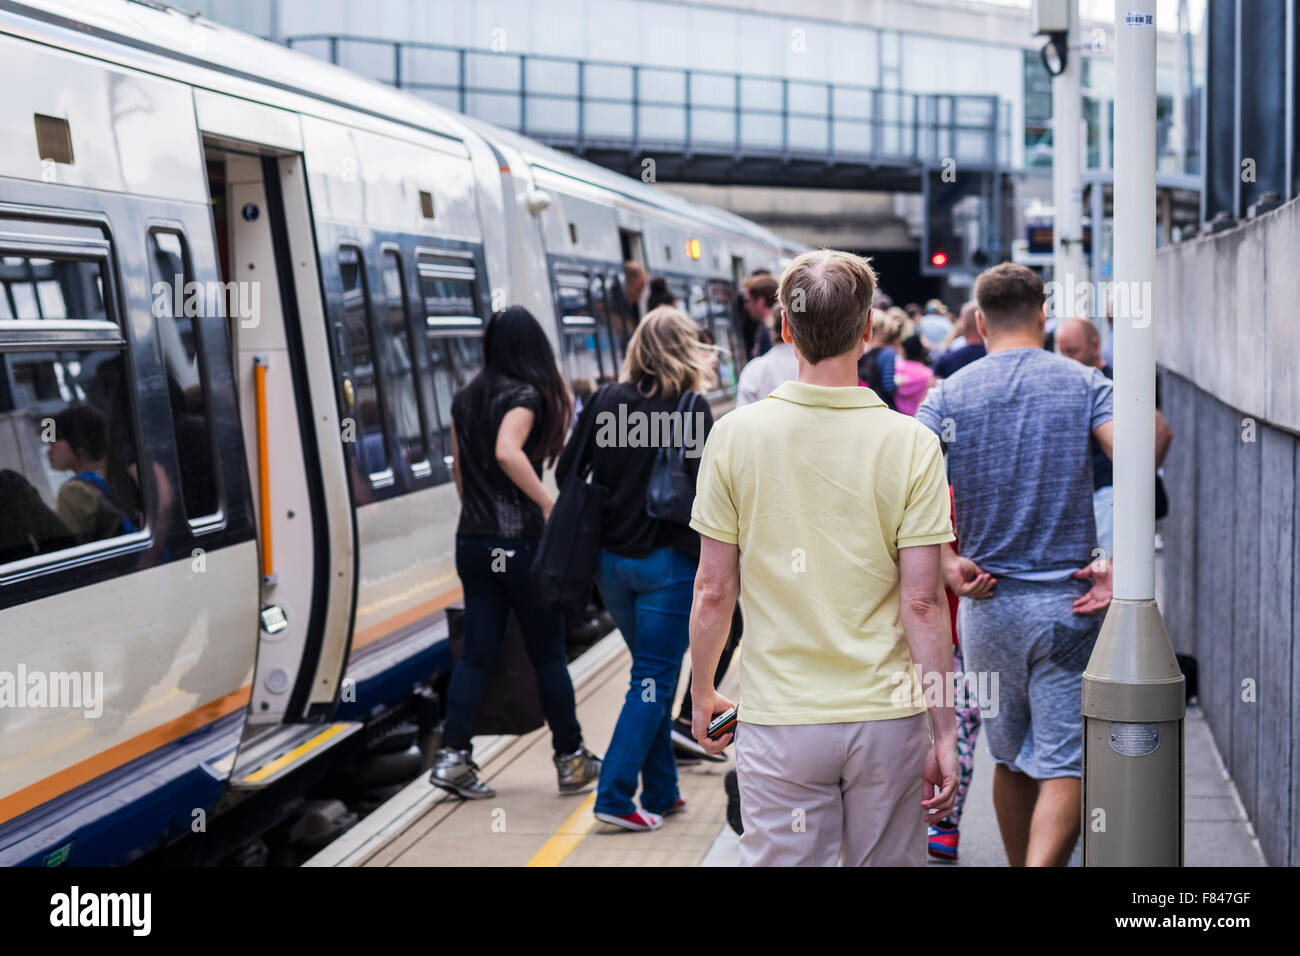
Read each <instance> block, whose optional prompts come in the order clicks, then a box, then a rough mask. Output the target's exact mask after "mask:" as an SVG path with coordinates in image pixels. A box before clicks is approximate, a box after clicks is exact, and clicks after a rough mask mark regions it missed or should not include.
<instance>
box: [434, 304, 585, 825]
mask: <svg viewBox="0 0 1300 956" xmlns="http://www.w3.org/2000/svg"><path fill="white" fill-rule="evenodd" d="M483 353H484V359H485V365H484V368H483V371H482V372H480V373H479V374H478V375H476V376H475V377H474V378H473V380H472V381H470V383H469V384H468V385H466V386H465V387H464V388H463V389H461V390H460V391H459V392H457V393H456V397H455V398H454V400H453V401H452V406H451V415H452V429H451V451H452V456H453V474H454V476H455V479H456V491H457V492H458V493H459V494H460V499H461V510H460V523H459V525H458V526H457V528H456V573H457V575H459V577H460V580H461V584H462V586H463V587H464V589H465V653H464V655H463V656H462V657H461V660H460V663H458V664H457V665H456V669H455V670H454V671H453V672H452V675H451V684H450V686H449V687H448V689H447V722H446V727H445V729H444V732H443V748H442V749H441V750H440V751H438V754H437V756H436V757H435V759H434V765H433V772H432V775H431V782H432V783H433V784H434V786H437V787H441V788H442V789H443V790H449V791H451V792H452V793H455V794H458V795H459V796H462V797H466V798H469V799H481V798H484V797H490V796H493V795H494V793H495V791H494V790H493V789H492V788H491V787H489V786H487V784H485V783H483V782H482V781H481V780H479V779H478V776H477V775H476V774H475V770H476V769H477V768H476V767H475V766H474V763H473V761H472V760H471V759H470V735H471V732H472V728H473V726H474V718H475V717H476V716H477V715H478V709H479V704H480V702H481V701H482V699H483V691H484V688H485V687H486V686H487V681H488V675H489V674H491V672H492V668H493V667H494V666H495V665H496V661H497V656H498V653H499V651H500V649H501V642H502V640H503V639H504V637H505V631H506V624H507V621H508V617H509V614H510V611H512V610H513V611H514V613H515V620H516V621H518V622H519V627H520V629H521V630H522V631H523V635H524V645H525V647H526V648H527V650H528V657H529V659H530V660H531V661H532V664H533V668H534V670H535V671H536V674H537V690H538V694H539V696H540V698H541V703H542V712H543V713H544V714H545V715H546V722H547V724H549V725H550V728H551V743H552V745H553V746H554V748H555V766H556V772H557V773H558V775H559V783H560V792H561V793H575V792H577V791H579V790H581V789H583V788H584V787H586V786H587V785H588V784H590V783H591V782H592V781H593V780H595V779H596V778H597V776H599V774H600V759H599V758H597V757H596V756H595V755H593V754H591V753H590V752H588V751H587V750H586V749H585V748H584V747H583V746H582V728H581V727H579V726H578V715H577V710H576V708H575V705H574V699H573V684H572V682H571V681H570V680H569V669H568V664H567V662H566V661H565V658H564V618H563V617H562V616H561V615H560V614H559V613H558V612H557V611H555V610H553V609H551V608H548V607H544V606H543V605H542V604H540V603H539V602H538V601H537V599H536V597H535V595H534V593H533V588H532V584H531V582H530V580H529V569H530V568H531V567H532V563H533V556H534V555H535V554H536V552H537V543H538V539H540V538H541V535H542V527H543V525H544V524H545V522H546V517H547V516H548V515H549V514H550V512H551V506H552V505H553V504H554V501H553V499H552V498H551V495H550V494H549V493H548V492H547V490H546V488H545V487H544V486H543V485H542V479H541V474H542V464H543V461H544V460H548V459H549V461H550V462H554V460H555V456H556V454H558V453H559V451H560V449H561V448H562V447H563V445H564V433H565V431H566V429H567V427H568V424H569V414H570V408H571V405H570V401H569V394H568V391H567V389H566V388H565V385H564V379H563V378H561V377H560V372H559V369H557V368H556V366H555V353H554V352H553V351H552V349H551V344H550V342H549V341H547V338H546V334H545V333H544V332H543V331H542V327H541V326H540V325H538V324H537V320H536V319H534V318H533V316H532V314H531V313H529V312H528V310H527V309H523V308H520V307H519V306H512V307H511V308H508V309H506V310H505V311H503V312H497V313H495V314H494V315H493V316H492V318H491V319H489V320H488V324H487V327H486V328H485V329H484V331H483Z"/></svg>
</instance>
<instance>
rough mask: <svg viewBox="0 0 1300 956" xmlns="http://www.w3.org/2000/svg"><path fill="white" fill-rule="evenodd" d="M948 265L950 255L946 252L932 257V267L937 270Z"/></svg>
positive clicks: (937, 253)
mask: <svg viewBox="0 0 1300 956" xmlns="http://www.w3.org/2000/svg"><path fill="white" fill-rule="evenodd" d="M947 264H948V254H947V253H946V252H936V253H935V254H934V255H932V256H931V257H930V265H932V266H934V267H935V268H936V269H942V268H943V267H944V266H946V265H947Z"/></svg>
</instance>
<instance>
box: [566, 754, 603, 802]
mask: <svg viewBox="0 0 1300 956" xmlns="http://www.w3.org/2000/svg"><path fill="white" fill-rule="evenodd" d="M555 772H556V774H557V775H558V776H559V779H560V793H578V792H580V791H581V790H584V789H585V788H586V787H588V786H589V785H591V784H592V783H594V782H595V781H596V779H597V778H599V777H600V758H599V757H597V756H596V755H595V754H594V753H592V752H591V751H590V750H588V749H587V748H586V747H581V748H579V749H578V750H575V751H574V752H573V753H571V754H557V755H556V757H555Z"/></svg>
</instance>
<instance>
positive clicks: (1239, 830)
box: [306, 631, 1266, 869]
mask: <svg viewBox="0 0 1300 956" xmlns="http://www.w3.org/2000/svg"><path fill="white" fill-rule="evenodd" d="M739 653H744V644H743V642H742V644H741V648H740V651H739ZM630 663H631V656H630V655H629V654H628V652H627V649H626V646H625V645H624V643H623V640H622V638H621V636H620V635H619V633H618V632H617V631H614V632H612V633H610V634H609V635H608V636H607V637H605V638H604V639H602V640H601V641H600V642H599V643H597V644H596V645H594V646H593V647H592V648H591V649H590V650H588V651H587V652H586V653H584V654H583V655H582V656H581V657H579V658H578V659H577V660H575V661H574V662H573V664H572V665H571V666H570V670H571V672H572V674H573V683H574V690H575V693H576V694H577V699H578V716H579V718H580V719H581V721H582V727H583V732H584V735H585V736H586V738H587V743H588V746H590V747H591V748H592V749H593V750H594V751H596V752H597V753H600V752H603V745H604V744H605V743H606V742H607V741H608V740H609V738H610V736H611V734H612V733H613V730H614V724H615V722H616V721H617V719H618V714H619V709H620V708H621V706H622V701H623V695H624V693H625V690H626V687H627V675H628V668H629V666H630ZM738 670H739V669H738V667H737V665H736V663H735V662H734V661H733V664H732V667H731V668H730V670H729V671H728V675H727V678H726V680H724V682H723V687H722V691H723V693H725V694H728V695H732V694H734V693H735V692H736V691H737V687H736V676H737V674H738ZM685 680H686V664H685V662H684V665H683V671H682V681H685ZM681 686H682V685H680V684H679V689H680V687H681ZM1186 734H1187V739H1186V752H1185V760H1186V790H1185V795H1184V799H1185V806H1186V836H1185V847H1186V865H1187V866H1265V865H1266V864H1265V862H1264V858H1263V855H1262V853H1261V851H1260V846H1259V841H1258V839H1256V836H1255V833H1254V830H1253V829H1252V827H1251V825H1250V823H1249V821H1248V820H1247V818H1246V815H1245V813H1244V811H1243V808H1242V805H1241V801H1240V799H1239V797H1238V795H1237V791H1236V789H1235V787H1234V785H1233V783H1232V780H1231V779H1230V777H1229V776H1228V774H1227V772H1226V770H1225V769H1224V765H1223V761H1222V760H1221V758H1220V756H1219V752H1218V750H1217V748H1216V747H1215V745H1214V740H1213V738H1212V736H1211V735H1210V731H1209V728H1208V726H1207V724H1206V722H1205V718H1204V715H1203V714H1202V712H1201V711H1200V709H1199V708H1198V707H1189V708H1188V716H1187V723H1186ZM727 753H728V757H729V759H728V761H727V762H726V763H712V762H702V763H699V764H693V765H689V766H684V767H682V768H680V770H679V780H680V787H681V791H682V793H683V794H684V795H685V797H686V799H687V801H688V804H689V809H688V810H687V811H686V812H685V813H682V814H678V815H675V816H672V817H669V818H668V819H667V820H665V821H664V825H663V826H662V827H661V828H660V829H658V830H655V831H651V832H645V833H633V832H628V831H624V830H619V829H617V828H615V827H611V826H608V825H606V824H603V823H600V822H598V821H597V820H596V819H595V817H594V816H593V815H592V806H593V804H594V802H595V793H594V789H593V790H592V791H589V792H587V793H583V794H577V795H573V796H561V795H559V794H558V793H557V792H556V790H555V771H554V768H553V766H552V763H551V748H550V732H549V730H547V729H546V728H545V727H543V728H541V729H539V730H536V731H533V732H532V733H530V734H526V735H524V736H520V737H477V738H475V740H474V755H475V760H476V762H477V763H479V765H480V766H481V767H482V770H483V772H482V777H483V779H485V780H486V781H487V782H488V783H490V784H491V786H492V787H494V788H495V789H496V791H497V795H496V796H495V797H494V798H492V799H488V800H478V801H467V800H460V799H459V798H457V797H454V796H450V795H448V794H445V793H443V792H442V791H440V790H438V789H436V788H434V787H433V786H432V785H431V784H429V782H428V777H427V774H424V775H421V776H420V777H419V778H418V779H417V780H415V781H413V782H412V783H411V784H409V785H408V786H407V787H406V788H405V789H404V790H403V791H402V792H400V793H399V794H398V795H397V796H395V797H393V798H392V799H391V800H389V801H388V802H387V803H386V804H384V805H383V806H381V807H380V808H379V809H377V810H376V811H375V812H374V813H372V814H371V815H370V816H368V817H366V818H365V819H364V820H362V821H361V822H360V823H358V824H357V825H356V826H355V827H353V828H352V829H351V830H349V831H348V832H347V833H345V834H344V835H343V836H342V837H341V838H340V839H339V840H337V841H335V842H334V843H333V844H331V845H330V846H329V847H327V848H325V849H324V850H323V851H321V852H320V853H319V854H317V855H316V856H315V857H313V858H312V859H311V860H309V861H308V862H307V864H306V865H307V866H313V867H321V866H352V867H411V866H416V867H419V866H500V867H513V866H532V867H547V866H611V867H614V866H618V867H622V866H685V867H693V866H705V867H719V866H721V867H725V866H735V865H737V864H738V861H739V853H738V849H739V838H738V837H737V836H736V835H735V834H734V833H733V832H732V831H731V828H730V827H729V826H728V825H727V822H726V808H727V798H726V793H725V791H724V789H723V777H724V776H725V774H726V772H727V771H728V770H730V769H731V768H732V766H734V764H733V762H732V760H731V759H730V757H731V751H730V750H728V752H727ZM992 778H993V762H992V758H991V757H990V756H989V754H988V751H987V749H986V747H985V745H984V743H983V742H982V741H981V742H980V743H979V745H978V747H977V751H976V769H975V775H974V779H973V782H972V785H971V790H970V794H969V797H968V799H967V804H966V809H965V812H964V815H963V819H962V826H961V832H962V837H961V846H960V857H959V861H958V862H957V864H955V865H956V866H968V867H969V866H1006V856H1005V854H1004V852H1003V849H1002V843H1001V839H1000V838H999V835H998V827H997V818H996V816H995V813H994V809H993V796H992V788H991V782H992ZM1071 865H1074V866H1077V865H1079V853H1078V848H1077V847H1076V850H1075V854H1074V858H1073V859H1072V861H1071ZM930 866H931V867H935V868H939V869H943V868H945V867H951V866H953V864H950V863H941V862H937V861H931V862H930Z"/></svg>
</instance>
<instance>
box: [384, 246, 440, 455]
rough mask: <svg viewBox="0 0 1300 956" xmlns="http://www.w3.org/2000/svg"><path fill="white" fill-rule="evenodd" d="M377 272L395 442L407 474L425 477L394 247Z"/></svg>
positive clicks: (425, 447)
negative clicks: (379, 276) (379, 277)
mask: <svg viewBox="0 0 1300 956" xmlns="http://www.w3.org/2000/svg"><path fill="white" fill-rule="evenodd" d="M380 261H381V267H380V268H381V272H380V275H381V277H382V279H383V282H384V306H385V307H384V316H385V318H384V324H383V326H382V327H381V329H380V333H379V341H380V347H381V348H382V349H383V362H382V365H383V371H384V383H385V387H386V390H387V393H388V399H389V401H390V402H391V403H392V406H393V409H392V410H393V418H394V420H395V421H396V423H397V442H398V445H399V446H400V447H401V449H402V454H403V455H404V456H405V458H406V461H407V463H408V464H409V467H410V469H411V473H412V474H413V475H415V476H416V477H417V478H426V477H428V476H429V475H430V474H431V473H432V466H431V465H430V464H429V442H428V438H427V437H426V436H427V429H426V428H425V423H424V415H423V413H422V412H421V411H420V398H419V392H418V388H417V385H416V371H415V348H414V345H413V343H412V339H411V326H410V321H409V320H410V317H409V315H408V311H407V301H406V284H405V282H404V281H403V276H402V260H401V257H400V255H399V254H398V253H397V251H396V250H393V249H385V250H384V253H383V257H382V259H381V260H380Z"/></svg>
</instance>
